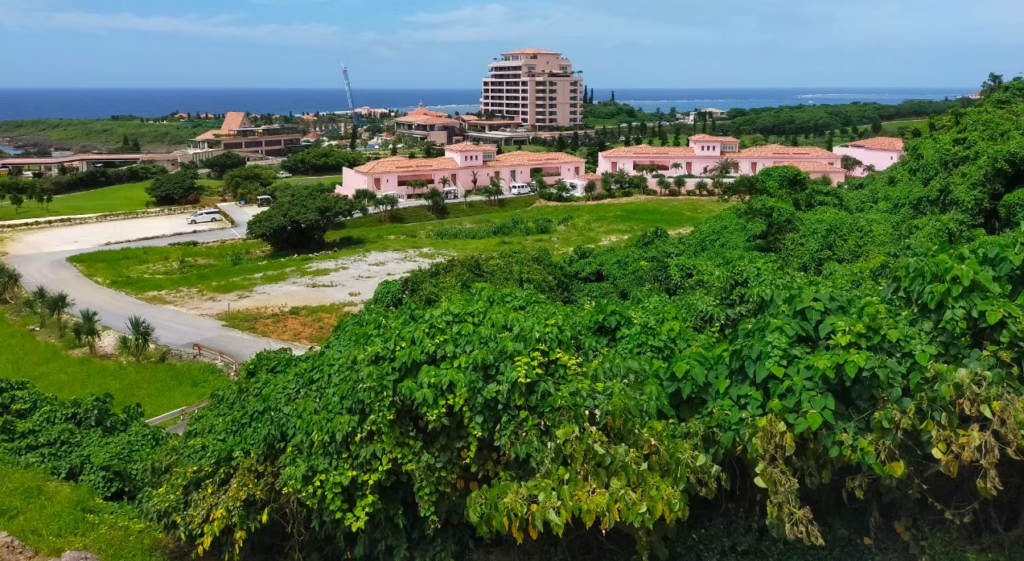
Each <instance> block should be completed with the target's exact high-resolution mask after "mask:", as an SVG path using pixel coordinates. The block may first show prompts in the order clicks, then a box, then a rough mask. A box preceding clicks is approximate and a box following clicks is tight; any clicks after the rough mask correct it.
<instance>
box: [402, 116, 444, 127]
mask: <svg viewBox="0 0 1024 561" xmlns="http://www.w3.org/2000/svg"><path fill="white" fill-rule="evenodd" d="M395 122H396V123H407V124H411V125H451V126H458V125H459V122H458V121H456V120H455V119H449V118H448V117H433V116H431V115H410V116H408V117H399V118H397V119H395Z"/></svg>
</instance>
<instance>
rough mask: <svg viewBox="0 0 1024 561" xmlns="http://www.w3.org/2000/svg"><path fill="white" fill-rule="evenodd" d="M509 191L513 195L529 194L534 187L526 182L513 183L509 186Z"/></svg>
mask: <svg viewBox="0 0 1024 561" xmlns="http://www.w3.org/2000/svg"><path fill="white" fill-rule="evenodd" d="M508 187H509V192H510V193H512V194H513V195H529V194H530V193H532V192H533V189H532V188H531V187H530V186H529V185H527V184H526V183H513V184H511V185H509V186H508Z"/></svg>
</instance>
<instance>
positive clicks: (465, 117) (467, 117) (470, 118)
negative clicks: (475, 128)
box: [459, 115, 480, 121]
mask: <svg viewBox="0 0 1024 561" xmlns="http://www.w3.org/2000/svg"><path fill="white" fill-rule="evenodd" d="M459 118H460V119H462V120H463V121H479V120H480V117H477V116H476V115H461V116H459Z"/></svg>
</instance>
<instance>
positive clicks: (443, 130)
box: [395, 103, 462, 146]
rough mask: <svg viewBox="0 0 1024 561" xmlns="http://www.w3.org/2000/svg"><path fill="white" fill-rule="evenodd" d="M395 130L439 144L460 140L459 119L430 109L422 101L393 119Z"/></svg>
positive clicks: (460, 124)
mask: <svg viewBox="0 0 1024 561" xmlns="http://www.w3.org/2000/svg"><path fill="white" fill-rule="evenodd" d="M395 131H396V132H399V133H405V134H409V135H412V136H415V137H416V138H420V139H423V140H429V141H431V142H433V143H434V144H439V145H441V146H444V145H445V144H452V143H456V142H461V141H462V122H461V121H457V120H455V119H452V118H451V117H449V116H448V114H447V113H441V112H440V111H431V110H430V109H427V108H425V107H423V104H422V103H421V104H420V106H419V107H417V108H416V109H413V110H412V111H410V112H409V113H408V114H406V115H405V116H402V117H399V118H397V119H395Z"/></svg>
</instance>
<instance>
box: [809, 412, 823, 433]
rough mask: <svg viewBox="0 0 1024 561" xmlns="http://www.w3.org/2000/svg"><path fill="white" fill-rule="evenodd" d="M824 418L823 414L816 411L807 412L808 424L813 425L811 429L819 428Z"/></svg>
mask: <svg viewBox="0 0 1024 561" xmlns="http://www.w3.org/2000/svg"><path fill="white" fill-rule="evenodd" d="M823 420H824V419H823V418H822V417H821V415H819V414H818V413H816V412H814V411H811V412H810V413H808V414H807V424H808V425H809V426H810V427H811V430H818V427H820V426H821V423H822V421H823Z"/></svg>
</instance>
